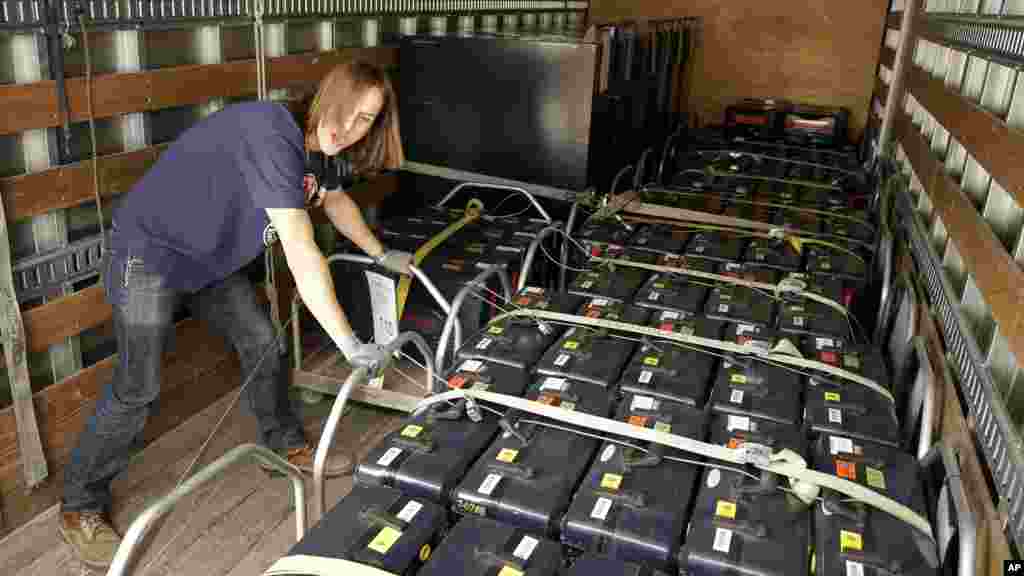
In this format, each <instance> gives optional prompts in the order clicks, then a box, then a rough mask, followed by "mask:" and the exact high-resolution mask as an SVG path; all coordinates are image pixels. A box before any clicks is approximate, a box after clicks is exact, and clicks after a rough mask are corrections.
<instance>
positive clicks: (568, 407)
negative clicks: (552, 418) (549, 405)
mask: <svg viewBox="0 0 1024 576" xmlns="http://www.w3.org/2000/svg"><path fill="white" fill-rule="evenodd" d="M558 407H559V408H561V409H562V410H568V411H570V412H572V411H573V410H575V409H576V403H575V402H562V403H561V404H559V405H558Z"/></svg>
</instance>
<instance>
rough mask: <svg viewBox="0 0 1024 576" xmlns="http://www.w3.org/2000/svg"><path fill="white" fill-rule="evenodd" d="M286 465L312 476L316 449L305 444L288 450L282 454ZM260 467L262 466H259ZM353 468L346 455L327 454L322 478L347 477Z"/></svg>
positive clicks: (271, 470) (267, 469) (272, 472)
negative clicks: (286, 462)
mask: <svg viewBox="0 0 1024 576" xmlns="http://www.w3.org/2000/svg"><path fill="white" fill-rule="evenodd" d="M282 456H284V458H285V459H286V460H288V463H289V464H291V465H292V466H295V467H296V468H298V469H299V470H301V471H302V472H303V473H305V474H309V475H311V476H312V474H313V460H314V458H315V457H316V449H315V448H314V447H313V446H312V445H310V444H306V445H305V446H303V447H301V448H292V449H290V450H288V453H287V454H282ZM261 466H262V465H261ZM353 468H354V466H353V465H352V458H351V457H350V456H349V455H347V454H329V455H328V456H327V463H326V465H325V466H324V476H325V477H327V478H334V477H337V476H348V475H349V474H351V473H352V470H353ZM263 469H264V470H266V471H267V473H268V474H271V475H274V476H277V475H279V474H278V473H277V472H276V471H274V470H273V469H272V468H268V467H266V466H263Z"/></svg>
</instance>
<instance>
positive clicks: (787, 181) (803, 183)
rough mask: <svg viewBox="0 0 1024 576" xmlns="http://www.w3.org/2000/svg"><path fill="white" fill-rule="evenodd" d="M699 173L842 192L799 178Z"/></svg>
mask: <svg viewBox="0 0 1024 576" xmlns="http://www.w3.org/2000/svg"><path fill="white" fill-rule="evenodd" d="M697 172H703V173H704V174H707V175H708V176H720V177H726V178H740V179H743V180H761V181H764V182H779V183H782V184H793V185H795V186H805V187H807V188H822V189H825V190H842V188H840V187H839V186H836V185H834V184H822V183H820V182H815V181H813V180H800V179H797V178H776V177H775V176H755V175H753V174H733V173H732V172H722V171H721V170H716V169H714V168H710V167H709V168H707V169H706V170H697Z"/></svg>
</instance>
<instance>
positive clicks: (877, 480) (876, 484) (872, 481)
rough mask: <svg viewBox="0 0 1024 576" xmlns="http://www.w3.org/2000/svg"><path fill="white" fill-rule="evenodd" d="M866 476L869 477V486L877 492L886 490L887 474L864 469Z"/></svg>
mask: <svg viewBox="0 0 1024 576" xmlns="http://www.w3.org/2000/svg"><path fill="white" fill-rule="evenodd" d="M864 476H866V477H867V481H868V486H871V487H872V488H874V489H876V490H885V474H884V473H882V471H881V470H877V469H875V468H871V467H866V468H864Z"/></svg>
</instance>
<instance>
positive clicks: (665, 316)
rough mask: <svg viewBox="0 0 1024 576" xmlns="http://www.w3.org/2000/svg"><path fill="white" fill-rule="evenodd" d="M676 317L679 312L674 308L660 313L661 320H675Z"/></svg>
mask: <svg viewBox="0 0 1024 576" xmlns="http://www.w3.org/2000/svg"><path fill="white" fill-rule="evenodd" d="M676 318H679V312H676V311H675V310H665V311H664V312H662V313H661V319H662V320H675V319H676Z"/></svg>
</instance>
